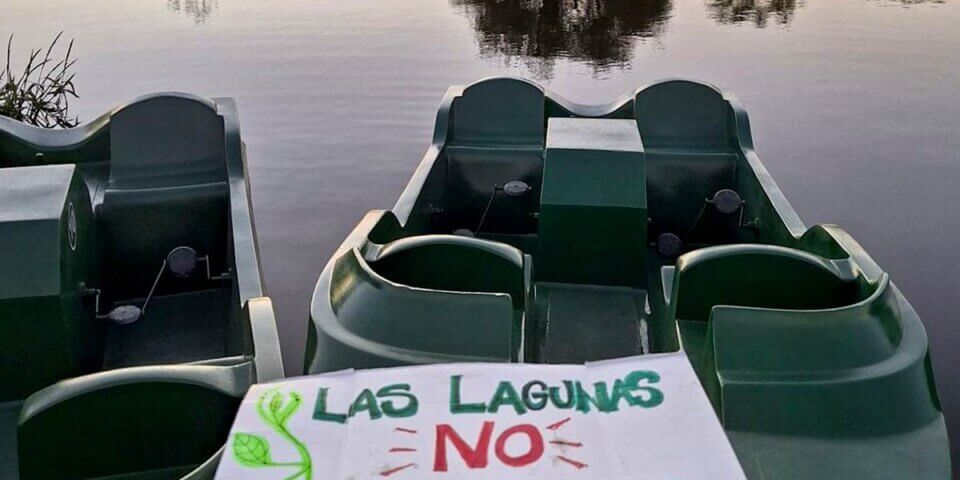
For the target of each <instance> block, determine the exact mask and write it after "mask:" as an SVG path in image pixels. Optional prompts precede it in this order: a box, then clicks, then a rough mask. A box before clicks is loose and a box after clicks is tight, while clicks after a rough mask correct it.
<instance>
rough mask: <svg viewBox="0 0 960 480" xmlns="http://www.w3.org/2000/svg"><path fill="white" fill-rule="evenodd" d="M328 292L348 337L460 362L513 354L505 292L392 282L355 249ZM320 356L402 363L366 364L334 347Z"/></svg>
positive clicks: (341, 262) (511, 313)
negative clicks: (437, 288)
mask: <svg viewBox="0 0 960 480" xmlns="http://www.w3.org/2000/svg"><path fill="white" fill-rule="evenodd" d="M433 265H434V268H456V266H454V265H438V264H433ZM452 278H453V276H450V277H448V279H452ZM438 286H439V285H438ZM508 287H509V285H504V289H506V288H508ZM330 290H331V292H330V293H331V298H330V302H331V305H332V307H333V311H334V312H335V313H336V321H337V322H339V324H340V325H341V326H342V327H343V328H345V329H346V330H347V331H349V332H350V334H351V335H355V336H357V337H359V338H362V339H364V340H365V341H372V342H376V343H378V344H380V345H382V347H381V350H387V351H389V350H391V349H394V348H396V349H402V350H404V351H406V352H408V355H410V356H413V357H416V356H418V355H419V354H421V353H422V354H424V355H425V356H427V357H429V356H436V355H448V356H450V358H451V359H453V358H457V357H459V358H461V359H462V360H464V361H465V360H467V359H472V360H481V359H484V360H489V361H497V360H500V361H508V360H510V359H511V358H512V357H513V356H514V348H515V347H514V344H515V343H516V339H515V337H516V333H515V332H516V325H517V321H516V310H515V308H514V305H513V303H512V301H511V298H510V297H509V296H508V295H507V294H505V293H484V292H461V291H450V290H428V289H425V288H423V287H419V288H418V287H412V286H407V285H403V284H398V283H394V282H391V281H390V280H388V279H386V278H384V277H383V276H381V275H380V274H378V273H376V272H375V271H374V270H373V269H371V268H370V266H369V264H367V262H366V261H365V260H364V259H363V258H361V257H360V255H359V252H358V251H357V250H356V249H353V250H350V251H348V252H346V253H345V254H344V255H343V256H342V257H340V258H339V259H337V261H336V265H335V268H334V272H333V277H332V278H331V289H330ZM384 353H387V352H384ZM320 354H321V355H325V356H326V355H330V357H329V358H328V360H327V362H328V363H331V364H338V362H343V363H342V364H343V367H342V368H346V367H347V366H349V365H352V366H354V367H371V366H385V365H391V364H397V363H403V362H396V361H394V362H388V361H387V360H386V357H384V358H382V359H380V360H378V361H377V362H379V363H377V364H372V365H366V364H364V363H365V362H363V361H362V360H361V359H358V358H357V357H356V356H354V355H353V354H346V358H343V359H338V358H334V357H335V356H336V352H333V351H329V352H323V351H321V352H320Z"/></svg>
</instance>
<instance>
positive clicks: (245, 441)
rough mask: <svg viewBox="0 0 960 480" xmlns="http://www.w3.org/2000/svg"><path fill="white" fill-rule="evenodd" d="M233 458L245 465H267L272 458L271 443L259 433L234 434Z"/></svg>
mask: <svg viewBox="0 0 960 480" xmlns="http://www.w3.org/2000/svg"><path fill="white" fill-rule="evenodd" d="M233 458H235V459H236V460H237V463H239V464H240V465H243V466H245V467H265V466H268V465H270V464H272V463H273V462H272V461H271V460H270V444H269V443H267V441H266V440H265V439H264V438H263V437H260V436H258V435H252V434H249V433H237V434H235V435H234V436H233Z"/></svg>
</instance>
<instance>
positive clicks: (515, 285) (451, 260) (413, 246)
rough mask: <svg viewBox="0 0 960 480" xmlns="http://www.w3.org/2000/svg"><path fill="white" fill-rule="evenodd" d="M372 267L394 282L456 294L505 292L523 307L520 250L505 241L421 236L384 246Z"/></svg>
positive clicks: (452, 236)
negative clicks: (455, 292) (504, 242)
mask: <svg viewBox="0 0 960 480" xmlns="http://www.w3.org/2000/svg"><path fill="white" fill-rule="evenodd" d="M370 266H371V267H372V268H373V269H374V271H376V272H377V273H379V274H380V275H383V276H384V277H385V278H387V279H388V280H390V281H392V282H396V283H401V284H404V285H409V286H411V287H418V288H429V289H433V290H449V291H457V292H486V293H507V294H510V298H511V300H512V301H513V305H514V308H516V309H523V306H524V302H525V296H526V293H525V292H526V290H527V287H526V285H525V282H524V278H523V277H524V273H523V253H522V252H520V251H519V250H517V249H516V248H513V247H511V246H509V245H506V244H503V243H499V242H492V241H489V240H482V239H478V238H469V237H460V236H455V235H419V236H415V237H407V238H402V239H399V240H395V241H393V242H390V243H389V244H387V245H384V246H383V248H382V249H381V250H380V252H379V254H378V255H377V257H376V259H375V261H373V262H371V263H370Z"/></svg>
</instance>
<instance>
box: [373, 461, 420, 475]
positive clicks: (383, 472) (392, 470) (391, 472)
mask: <svg viewBox="0 0 960 480" xmlns="http://www.w3.org/2000/svg"><path fill="white" fill-rule="evenodd" d="M414 465H416V463H408V464H406V465H401V466H399V467H395V468H391V469H389V470H384V471H382V472H380V476H381V477H389V476H390V475H393V474H394V473H397V472H399V471H401V470H406V469H408V468H410V467H412V466H414Z"/></svg>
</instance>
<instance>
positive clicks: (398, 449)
mask: <svg viewBox="0 0 960 480" xmlns="http://www.w3.org/2000/svg"><path fill="white" fill-rule="evenodd" d="M416 451H417V449H416V448H407V447H393V448H391V449H390V453H397V452H416Z"/></svg>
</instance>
